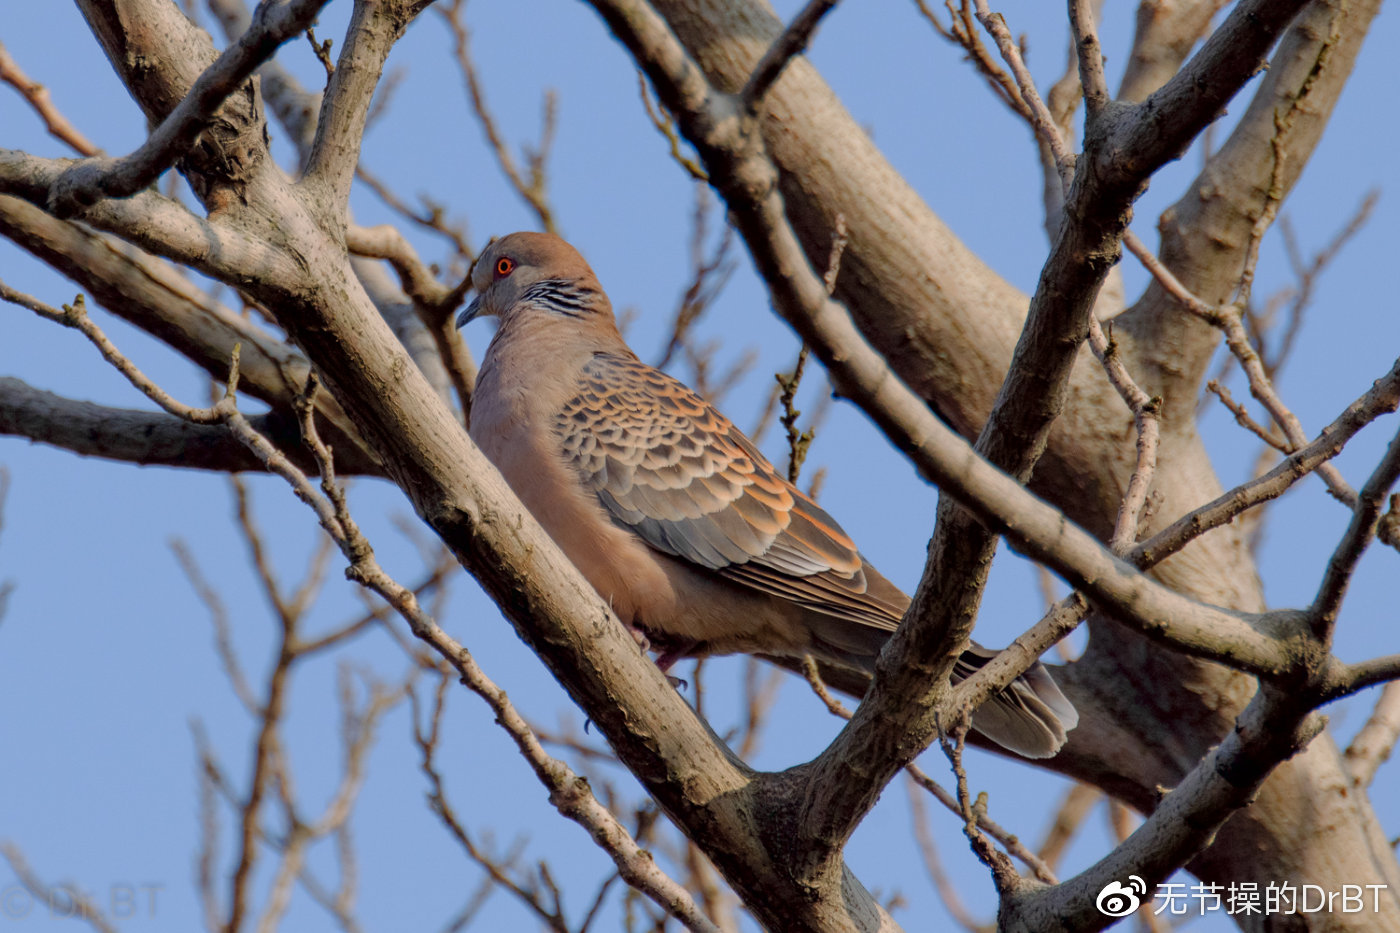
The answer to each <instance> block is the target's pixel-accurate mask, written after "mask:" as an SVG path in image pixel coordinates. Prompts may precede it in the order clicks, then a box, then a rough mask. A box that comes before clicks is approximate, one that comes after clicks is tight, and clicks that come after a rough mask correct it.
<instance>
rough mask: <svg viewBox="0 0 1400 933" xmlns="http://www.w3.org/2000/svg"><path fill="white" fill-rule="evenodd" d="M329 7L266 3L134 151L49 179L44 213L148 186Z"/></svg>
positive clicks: (320, 1) (80, 207)
mask: <svg viewBox="0 0 1400 933" xmlns="http://www.w3.org/2000/svg"><path fill="white" fill-rule="evenodd" d="M329 2H330V0H286V2H284V3H275V2H272V0H267V2H264V3H262V4H260V5H259V6H258V9H257V11H256V12H254V14H253V25H252V27H251V28H250V29H249V30H248V31H247V32H246V33H244V34H243V36H242V37H240V38H239V40H238V41H237V42H235V43H234V44H233V45H231V46H229V47H228V48H227V49H226V50H225V51H224V53H223V54H222V55H220V56H219V57H218V59H217V60H216V61H215V62H214V64H212V65H211V66H209V68H208V69H206V70H205V72H204V73H203V74H202V75H200V76H199V80H197V81H195V83H194V86H193V87H191V88H190V89H189V92H188V93H187V94H186V95H185V98H184V100H182V101H180V103H179V105H178V106H176V107H175V109H174V110H172V111H170V113H169V114H168V115H167V116H166V117H165V119H164V120H162V121H161V123H160V125H159V126H157V127H156V128H155V130H153V131H152V132H151V135H150V136H148V137H147V138H146V141H145V142H144V143H142V144H141V147H140V148H139V149H137V150H136V151H135V152H133V153H131V154H130V155H127V156H123V157H121V158H117V159H110V158H98V157H94V158H90V159H84V160H82V161H80V162H76V163H74V164H73V165H71V166H70V167H69V168H68V169H67V170H66V171H65V172H64V173H63V174H62V175H60V176H59V177H58V178H56V179H54V182H53V184H52V187H51V189H50V195H49V209H50V210H51V211H53V213H55V214H57V215H58V216H67V215H70V214H77V213H80V212H82V211H84V210H85V209H86V208H89V207H91V206H92V205H94V204H96V203H97V202H98V201H99V200H101V199H103V198H125V197H129V196H131V195H133V194H135V193H136V192H138V191H140V190H141V189H143V188H145V187H147V186H148V185H150V184H151V183H152V182H154V181H155V180H156V179H157V178H159V177H160V175H161V173H163V172H164V171H165V170H166V169H168V168H170V166H171V165H173V164H174V163H175V160H176V159H179V158H180V157H181V156H183V155H185V153H186V152H188V151H189V149H190V148H191V146H193V145H194V142H195V140H196V139H198V138H199V135H200V134H201V133H203V132H204V131H205V130H206V129H207V128H208V127H209V126H210V124H211V123H212V122H213V121H214V118H215V113H216V112H217V111H218V110H219V108H220V107H222V106H223V103H224V101H225V100H226V99H227V98H228V97H229V95H230V94H232V93H233V92H234V91H235V90H237V89H238V88H239V87H240V86H242V85H243V83H244V82H246V81H247V80H248V78H249V77H251V76H252V74H253V72H254V71H256V70H257V68H258V66H259V65H261V64H262V63H263V62H265V61H267V60H268V59H269V58H271V57H272V55H273V53H274V52H276V51H277V48H278V47H279V46H280V45H282V43H284V42H286V41H287V40H288V39H290V38H292V37H293V36H295V35H298V34H300V33H302V32H305V31H306V28H307V27H308V26H310V25H311V24H312V23H313V22H314V21H315V19H316V15H317V14H318V13H319V12H320V11H321V8H322V7H324V6H325V5H326V4H327V3H329Z"/></svg>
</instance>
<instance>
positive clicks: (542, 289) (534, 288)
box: [457, 233, 612, 327]
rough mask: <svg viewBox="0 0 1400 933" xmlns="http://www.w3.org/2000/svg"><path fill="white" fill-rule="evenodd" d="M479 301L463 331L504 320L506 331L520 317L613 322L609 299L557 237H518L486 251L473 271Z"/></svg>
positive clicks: (465, 317)
mask: <svg viewBox="0 0 1400 933" xmlns="http://www.w3.org/2000/svg"><path fill="white" fill-rule="evenodd" d="M472 287H473V288H474V289H475V290H476V298H475V299H474V300H473V301H472V303H471V304H469V305H468V306H467V309H466V310H465V311H463V312H462V313H461V314H460V315H459V316H458V317H457V326H458V327H461V326H462V325H463V324H466V323H467V322H468V321H471V320H474V319H476V318H478V317H498V318H500V319H501V323H502V325H503V326H504V325H505V323H506V322H507V321H508V320H510V319H511V318H513V317H517V316H520V315H527V314H528V315H560V316H562V317H564V318H573V319H586V318H591V317H594V316H596V315H601V316H602V317H604V318H606V319H607V320H609V321H611V319H612V306H611V304H610V303H609V301H608V296H607V295H606V294H605V293H604V292H603V289H602V286H600V285H599V284H598V278H597V276H595V275H594V274H593V270H592V269H590V268H589V266H588V263H587V262H585V261H584V258H583V257H582V256H580V255H579V253H578V250H576V249H574V248H573V247H572V246H570V245H569V244H568V243H566V242H564V241H563V240H562V239H560V238H559V237H557V236H555V235H554V234H552V233H512V234H510V235H509V236H505V237H501V238H500V239H499V240H495V241H494V242H492V243H491V245H490V246H488V247H486V250H485V252H483V253H482V254H481V255H480V256H479V257H477V260H476V265H474V266H473V267H472Z"/></svg>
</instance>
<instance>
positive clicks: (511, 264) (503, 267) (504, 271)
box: [496, 256, 515, 279]
mask: <svg viewBox="0 0 1400 933" xmlns="http://www.w3.org/2000/svg"><path fill="white" fill-rule="evenodd" d="M514 271H515V260H514V259H510V258H508V257H506V256H502V257H501V258H500V259H497V260H496V278H498V279H499V278H504V277H505V276H507V275H510V274H511V273H512V272H514Z"/></svg>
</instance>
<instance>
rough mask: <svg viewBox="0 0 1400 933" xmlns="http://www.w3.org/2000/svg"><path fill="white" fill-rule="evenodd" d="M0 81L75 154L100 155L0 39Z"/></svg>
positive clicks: (51, 134) (52, 134)
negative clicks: (12, 89)
mask: <svg viewBox="0 0 1400 933" xmlns="http://www.w3.org/2000/svg"><path fill="white" fill-rule="evenodd" d="M0 81H3V82H4V83H6V84H8V85H10V87H12V88H14V89H15V90H16V91H18V92H19V93H20V96H21V97H23V98H24V99H25V100H26V101H28V102H29V106H30V107H32V108H33V110H34V112H35V113H36V114H38V115H39V119H41V120H43V121H44V126H45V127H46V128H47V129H48V131H49V135H50V136H53V137H54V138H55V139H59V140H62V141H63V142H65V143H67V144H68V145H69V146H71V147H72V148H73V150H74V151H76V152H77V153H78V154H79V155H85V156H96V155H101V154H102V150H101V149H98V148H97V146H96V145H94V144H93V143H92V141H91V140H89V139H88V138H87V137H86V136H84V135H83V133H82V131H81V130H79V129H78V128H77V127H76V126H74V125H73V124H72V123H70V122H69V121H68V118H67V117H65V116H64V115H63V114H62V113H60V112H59V110H58V108H57V107H55V106H54V103H53V100H52V99H51V98H50V96H49V89H48V88H46V87H44V86H43V85H42V84H39V83H38V82H37V81H31V80H30V78H29V76H28V75H26V74H25V73H24V70H23V69H21V68H20V67H19V63H17V62H16V61H15V60H14V58H13V56H11V55H10V52H9V50H8V49H6V48H5V44H4V43H3V42H0Z"/></svg>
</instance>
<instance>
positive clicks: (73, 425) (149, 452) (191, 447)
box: [0, 376, 380, 474]
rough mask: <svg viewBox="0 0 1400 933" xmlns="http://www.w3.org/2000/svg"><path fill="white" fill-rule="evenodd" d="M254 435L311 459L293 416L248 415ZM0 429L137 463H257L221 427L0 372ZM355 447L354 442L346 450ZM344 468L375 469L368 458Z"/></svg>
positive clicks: (309, 465) (225, 467)
mask: <svg viewBox="0 0 1400 933" xmlns="http://www.w3.org/2000/svg"><path fill="white" fill-rule="evenodd" d="M249 421H250V422H252V424H253V425H254V427H256V428H257V430H258V432H259V433H260V434H263V435H265V436H266V437H267V438H268V439H269V440H271V441H272V442H273V443H274V444H276V445H277V446H278V447H279V448H280V449H281V450H283V451H285V452H286V453H287V455H288V456H289V457H291V458H292V459H293V460H294V461H295V462H297V464H298V466H300V467H301V468H302V469H305V470H314V469H315V464H314V462H313V461H312V460H311V458H310V457H309V456H308V455H307V454H306V452H305V450H304V449H303V448H302V446H301V435H300V432H299V431H298V429H297V424H296V419H295V418H294V417H293V416H292V415H291V414H290V413H278V412H270V413H268V414H264V415H256V416H254V417H251V418H249ZM0 434H8V435H12V436H14V437H24V438H28V439H29V440H31V441H36V442H39V443H43V444H51V445H53V446H54V447H61V448H63V449H64V450H69V451H72V452H73V453H75V454H79V455H81V456H84V457H102V458H105V459H107V460H119V461H122V462H125V463H137V464H140V465H142V466H171V467H181V468H185V469H195V470H216V471H219V472H225V473H227V472H241V471H244V470H256V471H259V472H261V471H262V469H263V465H262V464H261V463H260V462H259V461H258V459H257V458H256V457H254V456H253V455H252V454H250V453H249V452H248V449H247V448H246V447H244V446H243V445H242V444H240V443H239V442H238V441H237V439H235V438H234V437H232V436H231V435H230V434H229V433H228V431H226V430H225V429H224V428H222V427H219V426H215V425H197V424H191V423H190V422H188V421H183V420H181V419H179V418H175V417H173V416H171V415H168V414H165V413H163V412H155V411H139V410H136V409H131V408H109V407H107V406H105V405H98V404H95V403H93V402H83V401H78V400H76V399H68V398H64V397H63V396H61V395H55V394H54V393H52V392H46V391H44V390H43V389H36V388H34V387H33V386H30V385H27V384H26V383H24V382H22V381H21V380H19V379H14V378H11V377H7V376H0ZM354 450H356V448H354V447H353V446H351V447H349V448H348V449H347V453H350V452H352V451H354ZM345 470H346V471H347V472H370V473H371V474H378V473H379V472H380V471H379V469H378V467H376V466H375V465H374V464H373V463H368V462H362V463H360V464H359V465H358V466H357V465H355V464H354V462H353V458H352V459H351V460H350V461H347V463H346V464H345Z"/></svg>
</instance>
